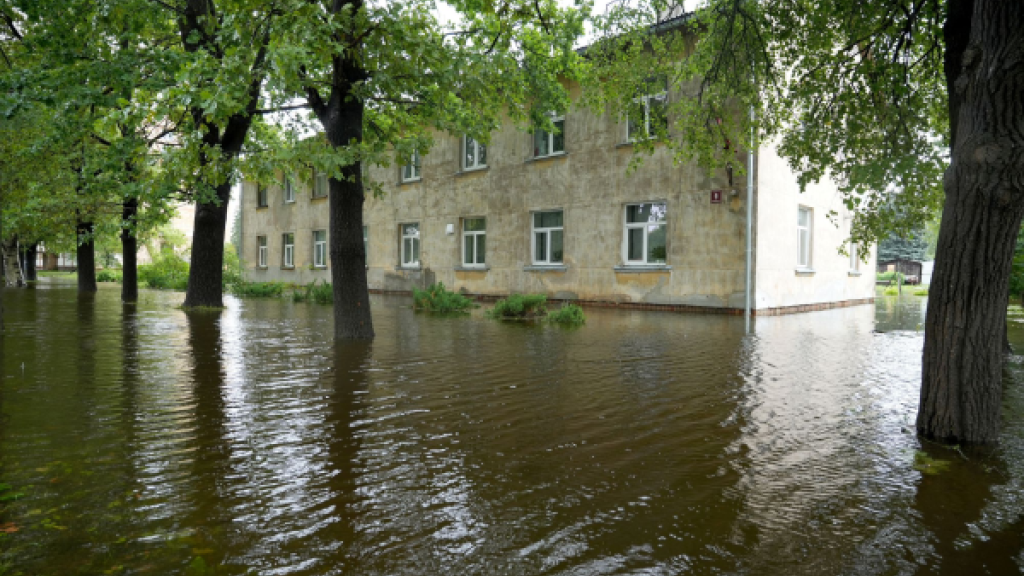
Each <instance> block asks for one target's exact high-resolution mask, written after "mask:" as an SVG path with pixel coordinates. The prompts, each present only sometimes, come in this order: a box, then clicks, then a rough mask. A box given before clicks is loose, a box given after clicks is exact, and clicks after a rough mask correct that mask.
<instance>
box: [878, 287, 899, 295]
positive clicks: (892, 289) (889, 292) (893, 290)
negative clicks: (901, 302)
mask: <svg viewBox="0 0 1024 576" xmlns="http://www.w3.org/2000/svg"><path fill="white" fill-rule="evenodd" d="M882 293H883V294H885V295H886V296H898V295H899V293H900V289H899V288H898V287H896V286H889V287H888V288H886V289H885V290H884V291H883V292H882Z"/></svg>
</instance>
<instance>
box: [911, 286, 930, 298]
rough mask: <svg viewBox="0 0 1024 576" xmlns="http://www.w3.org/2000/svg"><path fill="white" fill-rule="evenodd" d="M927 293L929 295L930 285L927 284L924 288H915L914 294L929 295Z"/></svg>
mask: <svg viewBox="0 0 1024 576" xmlns="http://www.w3.org/2000/svg"><path fill="white" fill-rule="evenodd" d="M927 295H928V287H927V286H925V287H924V288H918V289H916V290H914V296H927Z"/></svg>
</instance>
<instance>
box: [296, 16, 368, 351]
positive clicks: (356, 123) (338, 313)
mask: <svg viewBox="0 0 1024 576" xmlns="http://www.w3.org/2000/svg"><path fill="white" fill-rule="evenodd" d="M362 7H363V2H362V0H348V1H342V0H340V1H337V2H334V3H333V4H332V8H331V11H332V13H337V12H340V11H342V10H351V12H352V13H356V12H358V11H359V10H360V9H361V8H362ZM346 40H351V39H348V38H347V39H346ZM332 68H333V70H332V81H331V87H330V88H331V93H330V95H329V96H328V97H327V98H326V100H325V99H324V98H323V97H321V94H320V92H319V91H318V89H317V88H316V87H314V86H308V87H307V88H306V93H307V96H308V99H309V103H310V105H311V107H312V108H313V111H314V112H315V113H316V115H317V118H318V119H319V120H320V123H321V124H323V127H324V131H325V132H326V133H327V140H328V142H330V144H331V146H333V147H335V148H338V147H343V146H348V145H349V144H350V143H352V142H362V140H363V113H364V110H365V104H364V103H363V102H362V101H361V100H359V99H357V98H356V97H355V96H353V95H352V90H353V88H354V87H355V86H356V85H357V83H359V82H362V81H365V80H366V79H368V78H369V74H368V72H367V71H366V70H365V69H364V68H363V67H362V65H361V64H360V62H359V60H358V59H357V54H354V53H352V52H345V53H344V54H343V55H338V56H335V58H334V61H333V63H332ZM341 174H342V177H341V179H340V180H339V179H336V178H331V181H330V190H331V192H330V231H329V236H330V238H328V250H329V252H330V264H331V283H332V288H333V291H334V337H335V339H339V340H350V339H372V338H373V337H374V332H373V318H372V317H371V316H370V291H369V288H368V287H367V284H366V247H365V246H364V245H363V201H364V195H363V180H362V165H361V163H360V162H358V161H356V162H355V163H353V164H350V165H348V166H344V167H343V168H342V170H341Z"/></svg>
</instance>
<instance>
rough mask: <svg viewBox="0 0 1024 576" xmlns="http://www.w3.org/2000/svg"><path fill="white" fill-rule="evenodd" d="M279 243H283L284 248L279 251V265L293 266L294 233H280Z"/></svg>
mask: <svg viewBox="0 0 1024 576" xmlns="http://www.w3.org/2000/svg"><path fill="white" fill-rule="evenodd" d="M281 243H282V244H283V245H284V250H283V251H282V253H281V255H282V258H281V266H283V267H285V268H292V267H294V266H295V234H293V233H291V232H286V233H284V234H282V235H281Z"/></svg>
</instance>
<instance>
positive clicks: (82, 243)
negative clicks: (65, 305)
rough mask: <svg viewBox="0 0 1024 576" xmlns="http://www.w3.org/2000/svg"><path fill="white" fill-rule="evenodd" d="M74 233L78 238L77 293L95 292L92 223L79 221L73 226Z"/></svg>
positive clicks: (94, 255) (94, 249)
mask: <svg viewBox="0 0 1024 576" xmlns="http://www.w3.org/2000/svg"><path fill="white" fill-rule="evenodd" d="M75 232H76V236H77V238H78V247H77V248H76V250H75V251H76V256H77V261H78V291H79V292H95V291H96V244H95V243H94V242H93V237H92V233H93V224H92V222H82V221H81V220H79V221H78V222H77V223H76V224H75Z"/></svg>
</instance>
